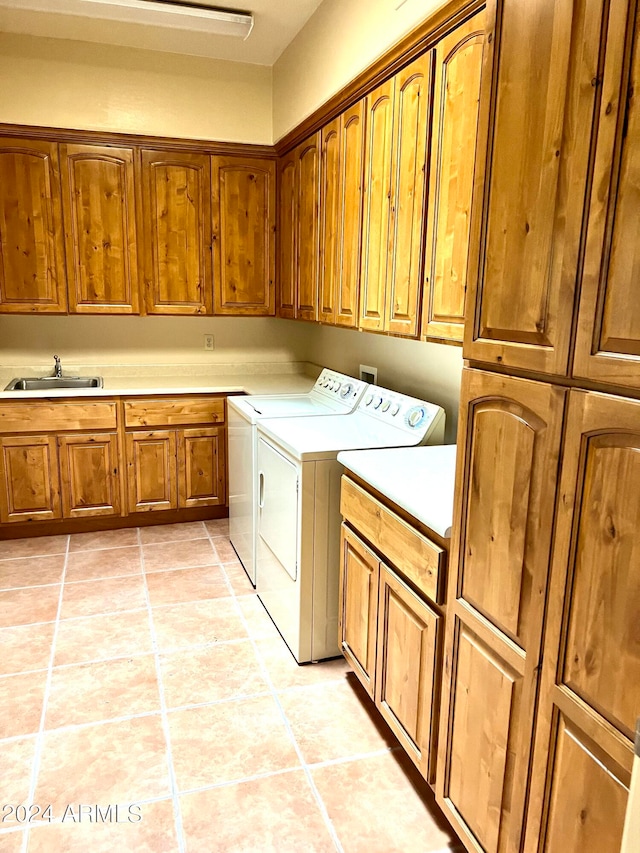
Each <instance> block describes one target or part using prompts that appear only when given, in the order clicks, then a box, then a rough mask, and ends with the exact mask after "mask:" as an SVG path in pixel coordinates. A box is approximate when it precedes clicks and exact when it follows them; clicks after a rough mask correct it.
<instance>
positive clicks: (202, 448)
mask: <svg viewBox="0 0 640 853" xmlns="http://www.w3.org/2000/svg"><path fill="white" fill-rule="evenodd" d="M225 458H226V454H225V441H224V428H222V427H213V428H209V429H183V430H179V431H178V506H179V507H193V506H219V505H220V504H224V503H225V502H226V489H225V482H226V474H225V472H226V464H225Z"/></svg>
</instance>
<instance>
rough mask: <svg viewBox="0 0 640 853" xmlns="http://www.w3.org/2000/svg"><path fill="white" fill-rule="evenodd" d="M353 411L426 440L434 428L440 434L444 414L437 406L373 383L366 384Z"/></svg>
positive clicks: (441, 432)
mask: <svg viewBox="0 0 640 853" xmlns="http://www.w3.org/2000/svg"><path fill="white" fill-rule="evenodd" d="M357 411H358V412H360V413H362V414H366V415H369V416H370V417H372V418H375V419H376V420H380V421H384V422H385V423H388V424H393V425H394V426H397V427H398V428H399V429H402V430H404V431H406V432H409V433H411V434H413V435H417V436H421V438H420V441H423V440H426V438H427V436H431V434H432V433H434V431H435V432H437V433H438V434H443V433H444V420H445V413H444V410H443V409H441V408H440V406H436V405H434V404H433V403H427V402H426V400H418V399H417V398H416V397H408V396H407V395H406V394H399V393H398V392H397V391H390V390H389V389H388V388H380V387H379V386H377V385H369V387H368V388H367V390H366V391H365V393H364V395H363V397H362V399H361V400H360V402H359V403H358V409H357ZM441 440H442V439H441ZM418 443H419V442H418Z"/></svg>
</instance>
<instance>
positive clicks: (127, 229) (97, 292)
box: [60, 145, 138, 314]
mask: <svg viewBox="0 0 640 853" xmlns="http://www.w3.org/2000/svg"><path fill="white" fill-rule="evenodd" d="M60 167H61V171H62V186H63V196H62V199H63V208H64V215H65V238H66V245H67V271H68V281H69V309H70V310H71V311H72V312H75V313H107V314H136V313H138V258H137V240H136V236H137V235H136V205H135V190H134V152H133V149H132V148H110V147H106V146H98V145H61V146H60Z"/></svg>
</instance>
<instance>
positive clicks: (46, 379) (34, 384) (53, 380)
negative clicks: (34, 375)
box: [4, 376, 102, 391]
mask: <svg viewBox="0 0 640 853" xmlns="http://www.w3.org/2000/svg"><path fill="white" fill-rule="evenodd" d="M83 388H102V377H101V376H43V377H42V378H41V379H22V378H18V379H12V380H11V382H10V383H9V384H8V385H7V387H6V388H5V389H4V390H5V391H58V390H60V391H62V390H65V389H69V390H76V391H79V390H82V389H83Z"/></svg>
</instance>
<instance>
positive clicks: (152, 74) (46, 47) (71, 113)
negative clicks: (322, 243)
mask: <svg viewBox="0 0 640 853" xmlns="http://www.w3.org/2000/svg"><path fill="white" fill-rule="evenodd" d="M0 80H1V81H2V83H1V85H0V121H2V122H10V123H15V124H34V125H41V126H42V125H44V126H51V127H70V128H82V129H89V130H107V131H121V132H128V133H148V134H152V135H157V136H178V137H195V138H201V139H215V140H224V141H234V142H251V143H258V144H270V143H271V141H272V129H271V128H272V124H271V69H270V68H267V67H265V66H260V65H247V64H243V63H237V62H223V61H218V60H213V59H202V58H197V57H190V56H178V55H176V54H171V53H159V52H156V51H150V50H136V49H133V48H125V47H111V46H106V45H98V44H89V43H86V42H76V41H64V40H60V39H47V38H38V37H35V36H20V35H8V34H0Z"/></svg>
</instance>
